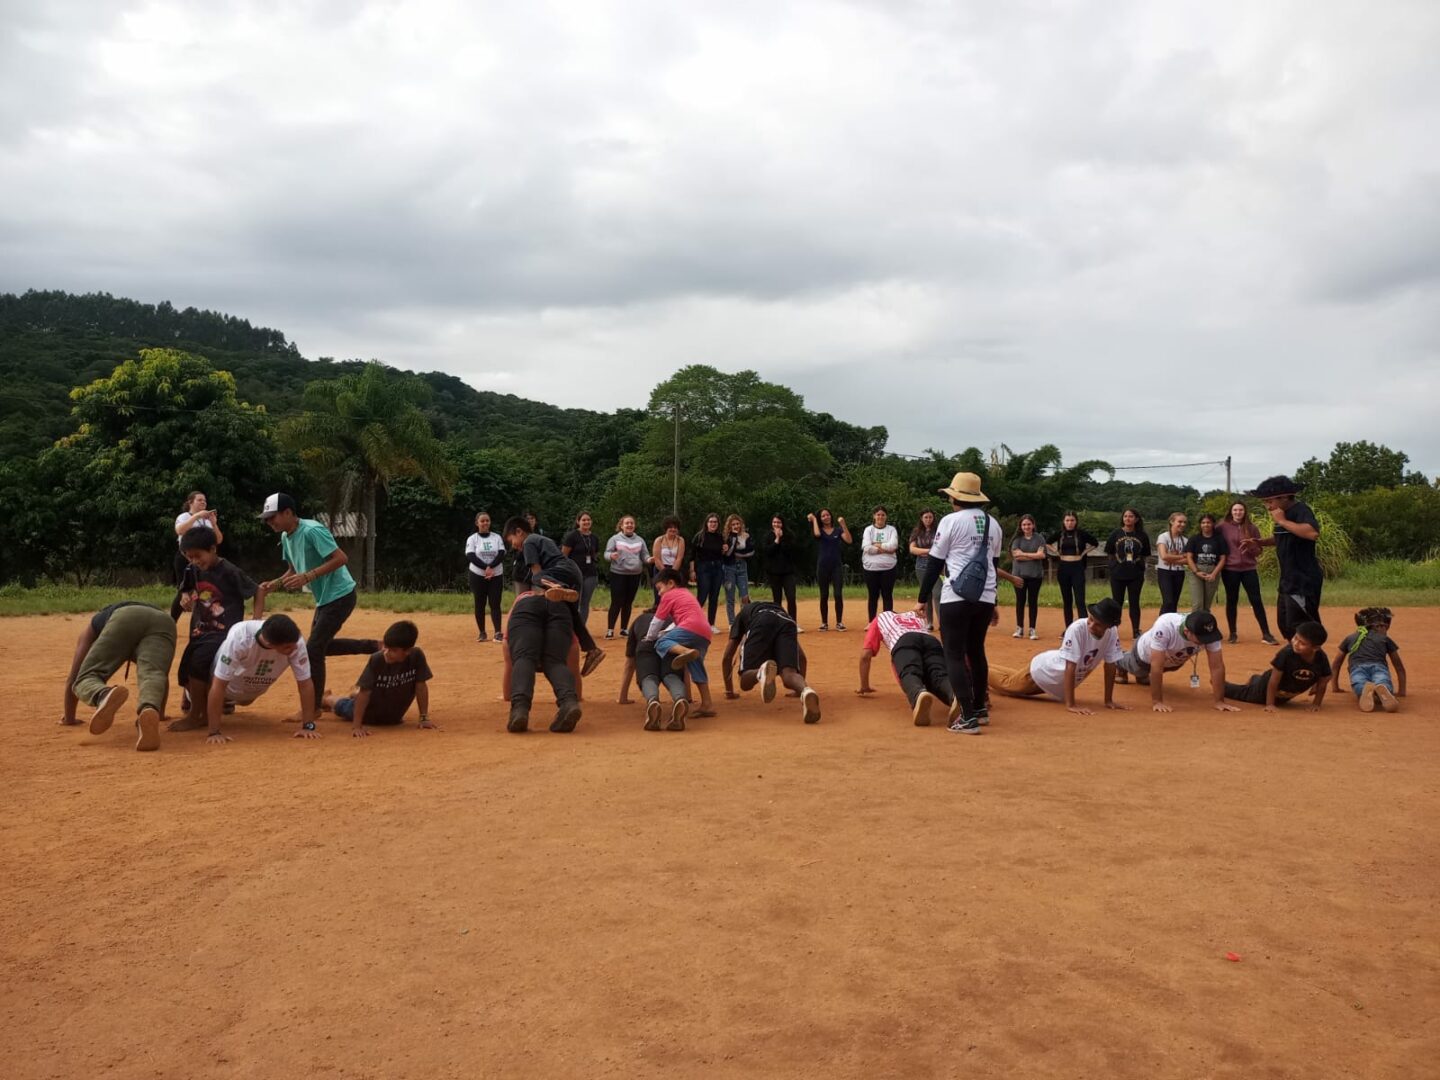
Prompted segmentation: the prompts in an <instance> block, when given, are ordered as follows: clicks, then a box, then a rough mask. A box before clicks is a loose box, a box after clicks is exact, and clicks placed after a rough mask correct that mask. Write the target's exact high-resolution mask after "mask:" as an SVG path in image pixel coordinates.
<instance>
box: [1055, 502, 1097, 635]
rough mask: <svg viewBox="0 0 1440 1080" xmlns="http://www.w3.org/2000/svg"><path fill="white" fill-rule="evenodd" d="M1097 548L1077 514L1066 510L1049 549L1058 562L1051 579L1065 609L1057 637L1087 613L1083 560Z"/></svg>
mask: <svg viewBox="0 0 1440 1080" xmlns="http://www.w3.org/2000/svg"><path fill="white" fill-rule="evenodd" d="M1099 546H1100V541H1099V540H1096V539H1095V537H1093V536H1091V535H1090V534H1089V533H1088V532H1086V531H1085V530H1084V529H1082V528H1081V527H1080V517H1079V515H1078V514H1076V513H1075V511H1074V510H1070V511H1068V512H1067V513H1066V514H1065V517H1064V518H1063V519H1061V522H1060V533H1059V535H1058V536H1056V537H1055V542H1054V543H1053V544H1051V545H1050V547H1049V551H1050V554H1051V555H1053V556H1055V558H1056V559H1058V560H1059V565H1058V566H1057V567H1056V568H1055V580H1056V581H1057V582H1058V583H1059V585H1060V602H1061V603H1062V604H1064V606H1065V625H1064V626H1063V627H1061V628H1060V636H1061V637H1064V636H1065V631H1066V630H1067V629H1069V627H1070V624H1071V623H1072V622H1074V621H1075V619H1076V618H1077V617H1083V616H1084V615H1085V613H1086V612H1087V611H1088V610H1089V608H1087V607H1086V606H1085V560H1086V559H1088V558H1089V557H1090V552H1092V551H1094V550H1095V549H1096V548H1097V547H1099ZM1077 613H1078V615H1077Z"/></svg>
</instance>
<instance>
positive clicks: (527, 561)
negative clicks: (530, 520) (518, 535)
mask: <svg viewBox="0 0 1440 1080" xmlns="http://www.w3.org/2000/svg"><path fill="white" fill-rule="evenodd" d="M564 557H565V556H564V555H562V554H561V553H560V547H559V545H558V544H556V543H555V541H554V540H551V539H550V538H549V537H548V536H541V535H540V534H539V533H531V534H530V535H529V536H527V537H526V538H525V543H524V544H523V545H521V547H520V565H519V567H517V568H516V571H515V576H516V578H518V579H519V580H521V581H529V580H530V567H532V566H534V565H536V564H537V563H538V564H539V566H540V569H541V570H548V569H549V568H550V567H552V566H554V565H555V564H556V563H557V562H559V561H560V560H561V559H563V558H564Z"/></svg>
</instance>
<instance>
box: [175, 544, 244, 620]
mask: <svg viewBox="0 0 1440 1080" xmlns="http://www.w3.org/2000/svg"><path fill="white" fill-rule="evenodd" d="M180 592H181V593H194V594H195V605H194V607H192V608H191V609H190V636H191V638H198V637H204V636H205V635H206V634H227V633H229V632H230V628H231V627H232V626H234V625H235V624H236V623H241V622H244V621H245V601H246V600H248V599H250V597H252V596H254V595H255V582H254V581H252V580H251V579H250V575H249V574H247V573H245V571H244V570H241V569H240V568H239V567H238V566H236V565H235V564H234V563H232V562H227V561H226V560H224V559H217V560H216V562H215V565H214V566H212V567H210V569H208V570H201V569H200V568H199V567H198V566H194V565H190V566H187V567H186V568H185V577H184V579H183V580H182V581H181V583H180ZM177 601H178V598H177Z"/></svg>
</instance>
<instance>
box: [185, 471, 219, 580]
mask: <svg viewBox="0 0 1440 1080" xmlns="http://www.w3.org/2000/svg"><path fill="white" fill-rule="evenodd" d="M191 529H209V530H210V531H211V532H213V533H214V534H215V546H216V547H219V546H220V545H221V544H223V543H224V542H225V534H224V533H222V532H221V531H220V521H219V516H218V515H217V514H216V513H215V511H214V510H211V509H209V504H208V503H207V502H206V501H205V493H204V492H203V491H192V492H190V494H189V495H186V496H185V505H184V506H182V507H181V508H180V513H179V515H177V516H176V518H175V545H176V546H175V566H174V570H175V574H174V576H175V585H176V587H177V588H178V587H179V586H180V584H181V582H182V581H183V580H184V577H185V568H186V567H187V566H189V565H190V563H189V560H187V559H186V558H185V556H184V555H183V554H181V552H180V546H179V545H180V540H181V539H183V538H184V536H185V534H186V533H187V532H189V531H190V530H191Z"/></svg>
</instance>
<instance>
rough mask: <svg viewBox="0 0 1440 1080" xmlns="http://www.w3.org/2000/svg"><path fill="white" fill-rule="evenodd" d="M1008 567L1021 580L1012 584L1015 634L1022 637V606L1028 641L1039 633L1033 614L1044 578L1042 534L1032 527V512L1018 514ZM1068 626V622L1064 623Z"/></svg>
mask: <svg viewBox="0 0 1440 1080" xmlns="http://www.w3.org/2000/svg"><path fill="white" fill-rule="evenodd" d="M1010 562H1011V569H1012V570H1013V571H1014V573H1015V576H1016V577H1018V578H1020V579H1021V581H1023V582H1024V584H1023V585H1016V586H1015V633H1014V635H1012V636H1014V637H1024V636H1025V609H1026V607H1029V609H1030V640H1031V641H1034V640H1035V639H1036V638H1038V637H1039V636H1040V635H1039V633H1038V632H1037V631H1036V629H1035V615H1036V613H1037V612H1038V611H1039V608H1040V583H1041V582H1042V581H1044V580H1045V534H1044V533H1042V532H1040V531H1038V530H1037V529H1036V528H1035V518H1034V516H1033V515H1031V514H1022V515H1021V517H1020V531H1019V532H1018V533H1017V534H1016V535H1015V539H1014V540H1012V541H1010ZM1065 625H1066V626H1069V625H1070V624H1069V623H1066V624H1065Z"/></svg>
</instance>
